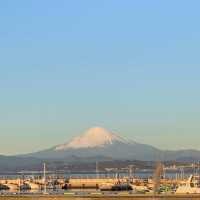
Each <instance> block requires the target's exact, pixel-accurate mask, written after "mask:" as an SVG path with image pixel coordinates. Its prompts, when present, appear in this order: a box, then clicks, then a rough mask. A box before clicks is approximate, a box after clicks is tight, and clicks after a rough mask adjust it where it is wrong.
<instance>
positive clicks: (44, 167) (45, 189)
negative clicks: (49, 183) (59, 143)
mask: <svg viewBox="0 0 200 200" xmlns="http://www.w3.org/2000/svg"><path fill="white" fill-rule="evenodd" d="M43 182H44V193H45V194H46V193H47V187H46V163H44V165H43Z"/></svg>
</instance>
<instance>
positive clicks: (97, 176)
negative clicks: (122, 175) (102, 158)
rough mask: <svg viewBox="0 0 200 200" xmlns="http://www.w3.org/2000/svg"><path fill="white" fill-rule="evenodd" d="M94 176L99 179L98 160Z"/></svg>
mask: <svg viewBox="0 0 200 200" xmlns="http://www.w3.org/2000/svg"><path fill="white" fill-rule="evenodd" d="M96 178H97V179H99V167H98V162H96Z"/></svg>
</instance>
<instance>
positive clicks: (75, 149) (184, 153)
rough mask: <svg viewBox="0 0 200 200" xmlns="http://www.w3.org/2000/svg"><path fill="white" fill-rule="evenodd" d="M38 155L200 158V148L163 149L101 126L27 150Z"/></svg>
mask: <svg viewBox="0 0 200 200" xmlns="http://www.w3.org/2000/svg"><path fill="white" fill-rule="evenodd" d="M23 156H25V157H26V156H31V157H36V158H39V159H57V160H69V161H70V160H71V158H72V157H73V156H74V157H79V158H88V159H89V158H92V159H93V160H94V158H95V157H96V158H97V161H98V158H99V157H101V158H106V159H108V158H110V159H115V160H143V161H153V160H177V159H180V160H182V159H184V158H187V159H194V160H200V151H198V150H191V149H188V150H187V149H186V150H177V151H173V150H160V149H158V148H156V147H154V146H151V145H148V144H141V143H137V142H135V141H133V140H128V139H126V138H123V137H121V136H119V135H117V134H115V133H112V132H109V131H107V130H106V129H104V128H101V127H94V128H91V129H89V130H88V131H86V132H84V133H83V134H81V135H79V136H77V137H75V138H72V139H71V140H69V141H68V142H66V143H64V144H61V145H57V146H54V147H52V148H49V149H46V150H43V151H39V152H35V153H31V154H26V155H23Z"/></svg>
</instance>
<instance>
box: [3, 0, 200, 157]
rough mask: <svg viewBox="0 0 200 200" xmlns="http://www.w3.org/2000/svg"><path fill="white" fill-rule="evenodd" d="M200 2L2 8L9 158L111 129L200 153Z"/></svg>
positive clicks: (108, 0) (24, 2) (13, 4)
mask: <svg viewBox="0 0 200 200" xmlns="http://www.w3.org/2000/svg"><path fill="white" fill-rule="evenodd" d="M199 8H200V2H199V1H198V0H196V1H195V0H191V1H188V0H187V1H184V0H176V1H174V0H167V1H159V0H157V1H156V0H155V1H152V0H138V1H132V0H130V1H128V0H125V1H117V0H101V1H93V0H91V1H87V0H84V1H82V0H79V1H78V0H73V1H66V0H58V1H53V0H52V1H51V0H42V1H40V0H33V1H31V0H18V1H14V0H8V1H1V2H0V136H1V140H0V154H17V153H22V152H31V151H37V150H39V149H44V148H48V147H51V146H53V145H56V144H59V143H62V142H65V141H66V140H68V139H70V138H71V137H73V136H76V135H78V134H79V133H81V132H82V131H84V130H85V129H87V128H90V127H92V126H103V127H105V128H107V129H109V130H112V131H114V132H117V133H118V134H121V135H122V136H126V137H128V138H132V139H134V140H136V141H138V142H142V143H148V144H152V145H154V146H156V147H159V148H162V149H180V148H181V149H182V148H197V149H200V142H199V141H200V123H199V119H200V57H199V52H200V26H199V19H200V12H199Z"/></svg>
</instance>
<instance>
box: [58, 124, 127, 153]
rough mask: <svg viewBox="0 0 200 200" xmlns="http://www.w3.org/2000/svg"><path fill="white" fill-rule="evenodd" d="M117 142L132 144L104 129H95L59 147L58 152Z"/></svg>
mask: <svg viewBox="0 0 200 200" xmlns="http://www.w3.org/2000/svg"><path fill="white" fill-rule="evenodd" d="M115 142H120V143H125V144H129V143H130V142H128V140H126V139H124V138H122V137H120V136H118V135H115V134H113V133H110V132H108V131H107V130H105V129H104V128H101V127H94V128H91V129H89V130H88V131H86V132H85V133H84V134H82V135H80V136H78V137H75V138H74V139H72V140H71V141H69V142H68V143H65V144H63V145H60V146H57V147H56V150H66V149H79V148H92V147H104V146H105V145H109V144H113V143H115Z"/></svg>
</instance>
